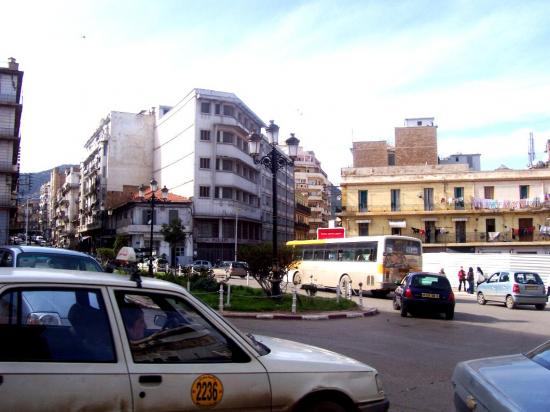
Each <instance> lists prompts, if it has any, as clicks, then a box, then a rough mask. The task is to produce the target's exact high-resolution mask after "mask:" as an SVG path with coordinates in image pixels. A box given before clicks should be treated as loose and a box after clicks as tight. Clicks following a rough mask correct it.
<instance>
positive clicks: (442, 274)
mask: <svg viewBox="0 0 550 412" xmlns="http://www.w3.org/2000/svg"><path fill="white" fill-rule="evenodd" d="M439 274H440V275H441V276H445V277H447V274H446V273H445V269H443V268H441V269H439Z"/></svg>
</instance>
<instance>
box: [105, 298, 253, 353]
mask: <svg viewBox="0 0 550 412" xmlns="http://www.w3.org/2000/svg"><path fill="white" fill-rule="evenodd" d="M115 296H116V301H117V305H118V309H119V312H120V315H121V317H122V320H123V322H124V328H125V330H126V337H127V339H128V341H129V344H130V350H131V352H132V358H133V359H134V362H135V363H156V364H167V363H201V364H204V363H229V362H239V363H244V362H249V361H250V358H249V357H248V356H247V355H246V354H245V353H244V352H243V351H242V350H241V349H240V348H239V347H238V346H237V345H236V344H235V343H234V342H233V341H232V340H231V339H229V338H228V337H226V336H224V335H223V334H222V333H221V332H220V331H219V330H217V329H216V328H215V327H214V325H212V324H211V323H210V322H209V321H208V320H207V319H205V318H204V317H203V316H201V314H200V312H199V311H197V310H196V309H195V308H194V307H193V306H192V305H191V304H190V303H189V302H187V301H186V300H184V299H183V298H181V297H179V296H172V295H165V294H160V293H136V292H135V291H132V292H124V291H117V292H116V293H115Z"/></svg>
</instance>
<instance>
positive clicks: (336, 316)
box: [218, 308, 379, 320]
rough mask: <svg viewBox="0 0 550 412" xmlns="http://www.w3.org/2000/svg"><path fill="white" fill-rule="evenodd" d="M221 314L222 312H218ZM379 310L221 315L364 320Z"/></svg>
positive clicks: (224, 312)
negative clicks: (301, 313)
mask: <svg viewBox="0 0 550 412" xmlns="http://www.w3.org/2000/svg"><path fill="white" fill-rule="evenodd" d="M218 313H220V312H218ZM378 313H379V312H378V309H376V308H368V309H365V310H362V311H359V312H337V313H334V312H333V313H316V314H303V315H296V314H291V313H250V312H228V311H223V312H221V313H220V314H221V315H222V316H225V317H226V318H246V319H264V320H272V319H273V320H332V319H350V318H364V317H369V316H374V315H378Z"/></svg>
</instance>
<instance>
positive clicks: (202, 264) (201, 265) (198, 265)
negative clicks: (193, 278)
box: [190, 260, 212, 270]
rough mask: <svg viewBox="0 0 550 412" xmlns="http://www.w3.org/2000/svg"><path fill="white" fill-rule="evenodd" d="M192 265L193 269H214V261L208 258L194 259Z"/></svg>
mask: <svg viewBox="0 0 550 412" xmlns="http://www.w3.org/2000/svg"><path fill="white" fill-rule="evenodd" d="M190 267H191V269H193V270H210V269H212V263H210V262H209V261H208V260H194V261H193V263H191V265H190Z"/></svg>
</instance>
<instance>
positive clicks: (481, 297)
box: [477, 292, 487, 305]
mask: <svg viewBox="0 0 550 412" xmlns="http://www.w3.org/2000/svg"><path fill="white" fill-rule="evenodd" d="M477 303H479V304H480V305H485V304H486V303H487V301H486V300H485V296H484V295H483V292H479V293H478V294H477Z"/></svg>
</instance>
